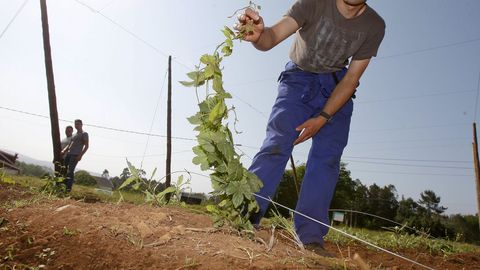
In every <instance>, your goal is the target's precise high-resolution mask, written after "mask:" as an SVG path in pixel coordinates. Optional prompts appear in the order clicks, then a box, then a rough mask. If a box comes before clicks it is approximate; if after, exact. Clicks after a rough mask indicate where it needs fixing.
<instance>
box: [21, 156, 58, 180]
mask: <svg viewBox="0 0 480 270" xmlns="http://www.w3.org/2000/svg"><path fill="white" fill-rule="evenodd" d="M15 165H16V166H17V167H18V168H19V169H20V173H21V174H22V175H28V176H35V177H43V176H45V175H46V174H50V173H51V172H53V170H52V169H50V168H47V167H44V166H38V165H34V164H29V163H25V162H22V161H18V160H17V161H16V162H15Z"/></svg>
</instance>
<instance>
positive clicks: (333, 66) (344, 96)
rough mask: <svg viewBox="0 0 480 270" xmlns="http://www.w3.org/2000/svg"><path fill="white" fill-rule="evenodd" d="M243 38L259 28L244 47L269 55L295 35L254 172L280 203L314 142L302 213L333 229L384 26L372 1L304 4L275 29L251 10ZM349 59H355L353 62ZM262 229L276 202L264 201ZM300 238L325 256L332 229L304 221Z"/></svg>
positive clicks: (305, 0)
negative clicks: (280, 190)
mask: <svg viewBox="0 0 480 270" xmlns="http://www.w3.org/2000/svg"><path fill="white" fill-rule="evenodd" d="M238 19H239V23H238V25H237V26H236V29H237V30H241V29H242V27H245V25H246V24H253V31H251V32H250V33H247V34H246V36H245V37H244V39H245V40H246V41H249V42H251V43H252V44H253V46H254V47H255V48H257V49H258V50H261V51H267V50H270V49H271V48H273V47H275V46H276V45H277V44H279V43H280V42H282V41H283V40H285V39H286V38H288V37H289V36H291V35H292V34H295V41H294V42H293V45H292V48H291V50H290V59H291V61H290V62H288V63H287V65H286V68H285V71H283V72H282V73H281V74H280V77H279V87H278V97H277V99H276V101H275V104H274V106H273V108H272V112H271V115H270V119H269V120H268V125H267V132H266V133H267V134H266V139H265V141H264V142H263V145H262V147H261V149H260V151H259V152H258V153H257V155H256V156H255V158H254V159H253V161H252V165H251V166H250V168H249V170H250V171H251V172H253V173H255V174H256V175H257V176H258V177H259V178H260V179H261V180H262V182H263V184H264V186H263V188H262V189H261V190H260V191H259V193H258V194H259V195H261V196H263V197H266V198H268V197H273V196H274V194H275V191H276V189H277V187H278V184H279V182H280V179H281V177H282V174H283V172H284V169H285V167H286V163H287V162H288V159H289V157H290V155H291V153H292V150H293V147H294V145H297V144H299V143H302V142H304V141H306V140H308V139H310V138H311V139H312V146H311V149H310V153H309V156H308V161H307V165H306V171H305V176H304V178H303V183H302V187H301V191H300V196H299V199H298V202H297V206H296V210H297V211H298V212H300V213H303V214H305V215H307V216H309V217H312V218H314V219H317V220H319V221H321V222H323V223H325V224H329V219H328V209H329V206H330V202H331V200H332V197H333V194H334V191H335V186H336V183H337V179H338V176H339V171H340V158H341V156H342V153H343V149H344V148H345V146H346V145H347V141H348V133H349V128H350V119H351V116H352V111H353V100H352V97H353V96H354V93H355V91H356V88H357V87H358V85H359V81H360V78H361V76H362V74H363V73H364V71H365V70H366V68H367V66H368V64H369V62H370V59H371V58H372V57H374V56H376V54H377V51H378V48H379V46H380V43H381V42H382V40H383V37H384V34H385V22H384V20H383V19H382V18H381V17H380V16H379V15H378V14H377V13H376V12H375V11H374V10H373V9H372V8H371V7H370V6H368V5H367V3H366V0H297V1H296V2H295V3H294V4H293V6H292V7H291V8H290V10H288V12H287V13H286V15H285V16H284V17H283V18H281V19H280V21H278V22H277V23H276V24H274V25H273V26H271V27H265V25H264V22H263V19H262V17H261V16H260V15H259V14H258V13H257V12H255V11H253V10H251V9H246V11H245V12H244V14H241V15H240V16H239V18H238ZM349 59H351V60H350V61H349ZM257 202H258V204H259V206H260V211H259V213H257V214H255V215H253V217H252V218H251V221H252V223H253V224H254V225H255V224H259V222H260V219H261V218H262V217H263V215H264V214H265V211H266V210H267V207H268V201H265V200H260V199H257ZM294 222H295V229H296V232H297V234H298V236H299V238H300V240H301V241H302V243H304V244H305V246H306V247H307V248H308V249H310V250H312V251H314V252H316V253H317V254H320V255H325V251H324V249H323V245H324V241H323V237H324V236H325V235H326V234H327V232H328V228H327V227H326V226H323V225H320V224H318V223H316V222H313V221H311V220H309V219H307V218H304V217H302V216H299V215H295V216H294Z"/></svg>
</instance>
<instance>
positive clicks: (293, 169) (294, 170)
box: [290, 155, 300, 200]
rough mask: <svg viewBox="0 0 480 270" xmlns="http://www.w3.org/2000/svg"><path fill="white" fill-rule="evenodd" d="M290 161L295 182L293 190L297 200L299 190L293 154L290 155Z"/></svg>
mask: <svg viewBox="0 0 480 270" xmlns="http://www.w3.org/2000/svg"><path fill="white" fill-rule="evenodd" d="M290 163H291V165H292V171H293V181H294V182H295V190H296V191H297V200H298V197H299V196H300V191H299V189H298V175H297V168H296V167H295V162H294V161H293V155H290Z"/></svg>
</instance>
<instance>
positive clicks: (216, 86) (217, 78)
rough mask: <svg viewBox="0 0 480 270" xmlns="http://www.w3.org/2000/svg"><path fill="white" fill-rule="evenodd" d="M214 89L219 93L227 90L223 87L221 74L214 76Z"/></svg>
mask: <svg viewBox="0 0 480 270" xmlns="http://www.w3.org/2000/svg"><path fill="white" fill-rule="evenodd" d="M212 88H213V90H214V91H215V92H217V93H223V92H225V89H223V81H222V77H221V76H217V75H215V77H214V78H213V87H212Z"/></svg>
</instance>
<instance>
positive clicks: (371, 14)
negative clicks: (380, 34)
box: [367, 5, 386, 29]
mask: <svg viewBox="0 0 480 270" xmlns="http://www.w3.org/2000/svg"><path fill="white" fill-rule="evenodd" d="M367 8H368V20H369V23H370V24H371V25H372V26H374V27H378V28H381V29H385V27H386V24H385V20H384V19H383V18H382V16H380V14H378V13H377V11H376V10H375V9H373V8H372V7H370V6H368V5H367Z"/></svg>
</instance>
